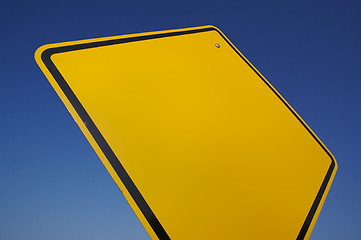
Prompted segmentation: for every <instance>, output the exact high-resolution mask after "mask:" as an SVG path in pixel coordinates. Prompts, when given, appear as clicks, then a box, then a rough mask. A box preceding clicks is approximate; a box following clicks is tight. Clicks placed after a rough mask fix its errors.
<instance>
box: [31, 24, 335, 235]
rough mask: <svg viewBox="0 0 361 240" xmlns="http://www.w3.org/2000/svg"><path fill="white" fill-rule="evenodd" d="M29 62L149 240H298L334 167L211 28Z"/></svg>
mask: <svg viewBox="0 0 361 240" xmlns="http://www.w3.org/2000/svg"><path fill="white" fill-rule="evenodd" d="M35 58H36V61H37V63H38V64H39V66H40V68H41V70H42V71H43V72H44V74H45V75H46V77H47V78H48V80H49V81H50V83H51V84H52V86H53V87H54V89H55V91H56V92H57V93H58V95H59V96H60V98H61V100H62V101H63V102H64V104H65V105H66V107H67V108H68V110H69V112H70V113H71V114H72V116H73V117H74V119H75V120H76V122H77V124H78V125H79V127H80V128H81V130H82V131H83V133H84V134H85V136H86V137H87V139H88V140H89V142H90V143H91V145H92V147H93V148H94V149H95V151H96V153H97V154H98V156H99V157H100V159H101V160H102V162H103V163H104V165H105V167H106V168H107V169H108V171H109V173H110V174H111V176H112V177H113V179H114V181H115V182H116V183H117V185H118V186H119V188H120V189H121V190H122V192H123V194H124V195H125V197H126V199H127V200H128V202H129V204H130V205H131V207H132V208H133V210H134V211H135V213H136V214H137V216H138V217H139V219H140V221H141V222H142V224H143V225H144V227H145V228H146V230H147V231H148V233H149V235H150V236H151V238H152V239H162V240H163V239H179V240H181V239H182V240H184V239H187V240H190V239H197V240H198V239H278V240H280V239H287V240H289V239H298V240H299V239H308V238H309V236H310V233H311V231H312V228H313V226H314V224H315V221H316V219H317V216H318V214H319V212H320V209H321V207H322V204H323V202H324V200H325V197H326V194H327V192H328V190H329V188H330V185H331V182H332V180H333V178H334V175H335V172H336V169H337V164H336V161H335V160H334V158H333V157H332V155H331V153H330V152H329V151H328V150H327V148H326V147H325V146H324V145H323V144H322V142H321V141H320V140H319V139H318V138H317V136H316V135H315V134H314V133H313V132H312V130H311V129H310V128H309V127H308V126H307V125H306V123H305V122H304V121H303V120H302V119H301V118H300V117H299V116H298V115H297V113H296V112H295V111H294V110H293V109H292V108H291V107H290V105H288V103H287V102H286V101H285V100H284V99H283V98H282V97H281V95H280V94H279V93H278V92H277V91H276V90H275V89H274V88H273V87H272V86H271V85H270V83H269V82H268V81H267V80H266V79H265V78H264V77H263V76H262V75H261V74H260V73H259V72H258V71H257V70H256V69H255V68H254V67H253V66H252V64H251V63H250V62H249V61H248V60H247V59H246V58H245V57H244V56H243V55H242V54H241V53H240V52H239V51H238V50H237V49H236V48H235V46H234V45H233V44H232V43H231V42H230V41H229V40H228V39H227V38H226V37H225V36H224V35H223V34H222V33H221V32H220V30H218V29H217V28H215V27H212V26H205V27H196V28H188V29H180V30H171V31H161V32H154V33H142V34H134V35H126V36H116V37H108V38H99V39H90V40H82V41H75V42H66V43H58V44H50V45H45V46H42V47H40V48H39V49H38V50H37V52H36V54H35Z"/></svg>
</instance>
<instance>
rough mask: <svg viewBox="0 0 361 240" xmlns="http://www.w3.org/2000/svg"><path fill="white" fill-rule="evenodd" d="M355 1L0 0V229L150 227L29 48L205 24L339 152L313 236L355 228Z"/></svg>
mask: <svg viewBox="0 0 361 240" xmlns="http://www.w3.org/2000/svg"><path fill="white" fill-rule="evenodd" d="M360 12H361V2H360V1H348V0H344V1H297V2H296V1H240V0H231V1H226V0H223V1H209V0H208V1H195V0H183V1H122V0H120V1H107V0H103V1H68V0H64V1H58V2H57V1H5V2H2V4H1V7H0V29H1V38H0V53H1V55H0V56H1V57H0V70H1V71H0V81H1V87H0V104H1V110H2V114H1V117H0V126H1V138H0V152H1V157H0V239H16V240H17V239H28V240H31V239H36V240H42V239H54V240H56V239H109V240H110V239H136V240H138V239H139V240H140V239H150V238H149V237H148V235H147V233H146V232H145V230H144V229H143V227H142V225H141V224H140V222H139V221H138V219H137V217H136V216H135V214H134V213H133V212H132V210H131V209H130V207H129V206H128V204H127V202H126V201H125V199H124V197H123V196H122V194H121V192H120V191H119V189H118V188H117V186H116V185H115V183H114V182H113V180H112V179H111V177H110V175H109V174H108V173H107V171H106V169H105V168H104V167H103V165H102V163H101V162H100V160H99V159H98V157H97V156H96V154H95V152H94V151H93V150H92V148H91V147H90V145H89V143H88V142H87V140H86V139H85V137H84V136H83V134H82V133H81V131H80V130H79V128H78V126H77V125H76V123H75V122H74V121H73V119H72V117H71V116H70V114H69V113H68V112H67V110H66V108H65V107H64V105H63V104H62V102H61V101H60V99H59V98H58V96H57V95H56V94H55V91H54V90H53V89H52V88H51V86H50V84H49V83H48V81H47V80H46V78H45V76H44V75H43V73H42V72H41V71H40V69H39V68H38V67H37V65H36V63H35V61H34V57H33V54H34V52H35V50H36V49H37V48H38V47H39V46H41V45H44V44H47V43H53V42H62V41H70V40H78V39H86V38H95V37H104V36H114V35H122V34H128V33H138V32H147V31H156V30H166V29H176V28H183V27H193V26H201V25H209V24H211V25H215V26H217V27H218V28H220V29H221V30H222V31H223V32H224V33H225V35H226V36H227V37H228V38H229V39H230V40H231V41H232V42H233V43H234V45H235V46H236V47H237V48H238V49H239V50H240V51H241V52H242V53H243V54H244V55H245V56H246V57H247V58H248V59H249V60H250V61H251V62H252V63H253V65H254V66H255V67H256V68H257V69H258V70H259V71H260V72H261V73H262V74H263V75H264V76H265V77H266V78H267V79H268V80H269V81H270V82H271V84H272V85H273V86H274V87H275V88H276V89H277V90H278V91H279V92H280V93H281V94H282V95H283V97H285V99H286V100H287V101H288V102H289V103H290V104H291V106H292V107H293V108H294V109H295V110H296V111H297V112H298V113H299V114H300V115H301V117H302V118H303V119H304V120H305V121H306V123H307V124H308V125H309V126H310V127H311V129H312V130H313V131H314V132H315V133H316V134H317V135H318V136H319V138H320V139H321V140H322V141H323V142H324V143H325V145H326V146H327V147H328V148H329V149H330V151H331V152H332V153H333V155H334V156H335V158H336V160H337V162H338V164H339V169H338V172H337V174H336V177H335V180H334V182H333V185H332V187H331V190H330V192H329V194H328V197H327V199H326V202H325V204H324V207H323V209H322V211H321V214H320V216H319V218H318V221H317V223H316V225H315V228H314V231H313V233H312V235H311V239H312V240H316V239H328V240H332V239H360V238H361V228H360V226H361V124H360V123H361V111H360V110H361V95H360V90H361V28H360V26H361V14H360ZM84 166H85V167H84Z"/></svg>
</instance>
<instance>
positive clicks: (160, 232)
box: [41, 27, 335, 240]
mask: <svg viewBox="0 0 361 240" xmlns="http://www.w3.org/2000/svg"><path fill="white" fill-rule="evenodd" d="M207 31H217V32H218V33H219V34H220V36H222V38H223V39H224V40H225V41H226V42H227V43H228V44H229V45H230V46H231V47H232V49H233V50H234V51H235V52H236V53H237V54H238V55H239V56H240V57H241V58H242V59H243V60H244V61H245V62H246V63H247V64H248V66H249V67H250V68H251V69H252V70H253V71H254V72H255V73H256V74H257V75H258V76H259V77H260V78H261V79H262V80H263V82H264V83H265V84H266V85H267V86H268V87H269V88H270V89H271V90H272V91H273V92H274V93H275V95H276V96H277V97H278V98H279V99H280V100H281V101H282V102H283V103H284V104H285V106H286V107H287V108H288V109H289V110H290V111H291V112H292V113H293V115H294V116H295V117H296V118H297V119H298V120H299V122H300V123H301V124H302V125H303V126H304V127H305V128H306V129H307V131H308V132H309V133H310V134H311V135H312V137H313V138H314V139H315V140H316V141H317V143H318V144H319V145H320V146H321V147H322V148H323V149H324V151H325V152H326V153H327V154H328V155H329V157H330V158H331V164H330V167H329V169H328V171H327V174H326V176H325V178H324V180H323V182H322V185H321V187H320V189H319V191H318V193H317V196H316V198H315V200H314V202H313V204H312V206H311V209H310V211H309V213H308V215H307V217H306V219H305V222H304V223H303V225H302V227H301V229H300V232H299V234H298V236H297V240H302V239H304V237H305V236H306V234H307V231H308V229H309V227H310V225H311V222H312V219H313V217H314V215H315V213H316V211H317V209H318V206H319V204H320V202H321V199H322V196H323V194H324V192H325V190H326V188H327V185H328V183H329V181H330V178H331V176H332V173H333V170H334V168H335V160H334V159H333V157H332V155H331V154H330V153H329V152H328V151H327V149H325V147H324V146H323V145H322V143H321V142H320V141H319V140H318V138H317V137H316V136H315V135H314V134H313V133H312V131H311V130H310V129H309V128H308V127H307V126H306V125H305V124H304V122H303V121H302V120H301V119H300V117H299V116H298V115H297V114H296V113H295V112H294V111H293V110H292V108H290V106H289V105H288V104H287V103H286V102H285V100H283V98H282V97H281V96H280V95H279V94H278V93H277V92H276V91H275V90H274V89H273V87H272V86H271V85H270V84H269V83H268V82H267V81H266V80H265V79H264V78H263V77H262V75H260V74H259V73H258V71H257V70H256V69H255V68H254V67H253V66H252V65H251V64H250V63H249V62H248V61H247V60H246V59H245V58H244V57H243V56H242V55H241V54H240V53H239V52H238V50H237V49H236V48H235V47H234V46H233V45H232V44H231V43H230V42H229V41H228V39H227V38H226V37H225V36H224V35H223V34H222V33H221V32H220V31H219V30H218V29H216V28H213V27H206V28H200V29H193V30H183V31H176V32H168V33H158V34H150V35H144V36H137V37H128V38H121V39H112V40H103V41H100V42H91V43H80V44H75V45H69V46H62V47H54V48H49V49H46V50H45V51H44V52H43V53H42V54H41V59H42V61H43V62H44V64H45V66H46V67H47V68H48V70H49V71H50V73H51V74H52V76H53V78H54V79H55V81H56V82H57V83H58V85H59V87H60V88H61V90H62V91H63V93H64V94H65V96H66V97H67V99H68V100H69V102H70V103H71V104H72V106H73V107H74V109H75V111H76V112H77V114H78V115H79V117H80V118H81V120H82V121H83V122H84V124H85V126H86V128H87V129H88V131H89V132H90V134H91V135H92V137H93V138H94V140H95V141H96V143H97V144H98V146H99V148H100V149H101V150H102V152H103V153H104V155H105V157H106V158H107V159H108V161H109V163H110V164H111V166H112V167H113V169H114V170H115V172H116V173H117V175H118V176H119V178H120V180H121V181H122V182H123V184H124V186H125V187H126V188H127V190H128V192H129V193H130V195H131V196H132V198H133V199H134V201H135V203H136V204H137V206H138V208H139V209H140V211H141V212H142V214H143V215H144V217H145V218H146V220H147V221H148V223H149V225H150V226H151V228H152V229H153V231H154V232H155V234H156V235H157V237H158V238H159V239H160V240H168V239H170V237H169V236H168V234H167V232H166V231H165V229H164V228H163V226H162V225H161V224H160V222H159V220H158V219H157V217H156V216H155V214H154V213H153V211H152V210H151V208H150V207H149V205H148V204H147V202H146V201H145V199H144V198H143V196H142V195H141V193H140V192H139V190H138V189H137V187H136V186H135V184H134V182H133V181H132V179H131V178H130V176H129V175H128V173H127V172H126V171H125V169H124V167H123V166H122V164H121V163H120V161H119V160H118V158H117V156H116V155H115V154H114V152H113V150H112V149H111V148H110V146H109V144H108V143H107V142H106V140H105V139H104V137H103V135H102V134H101V133H100V131H99V129H98V128H97V126H96V125H95V124H94V122H93V121H92V119H91V118H90V116H89V115H88V113H87V112H86V110H85V109H84V107H83V106H82V104H81V103H80V101H79V100H78V98H77V97H76V96H75V94H74V92H73V91H72V90H71V88H70V87H69V85H68V84H67V82H66V81H65V79H64V78H63V76H62V75H61V73H60V72H59V70H58V69H57V68H56V66H55V65H54V63H53V62H52V60H51V56H52V55H53V54H57V53H62V52H69V51H77V50H82V49H88V48H96V47H102V46H109V45H114V44H121V43H127V42H136V41H143V40H149V39H157V38H164V37H172V36H179V35H186V34H193V33H200V32H207Z"/></svg>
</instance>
